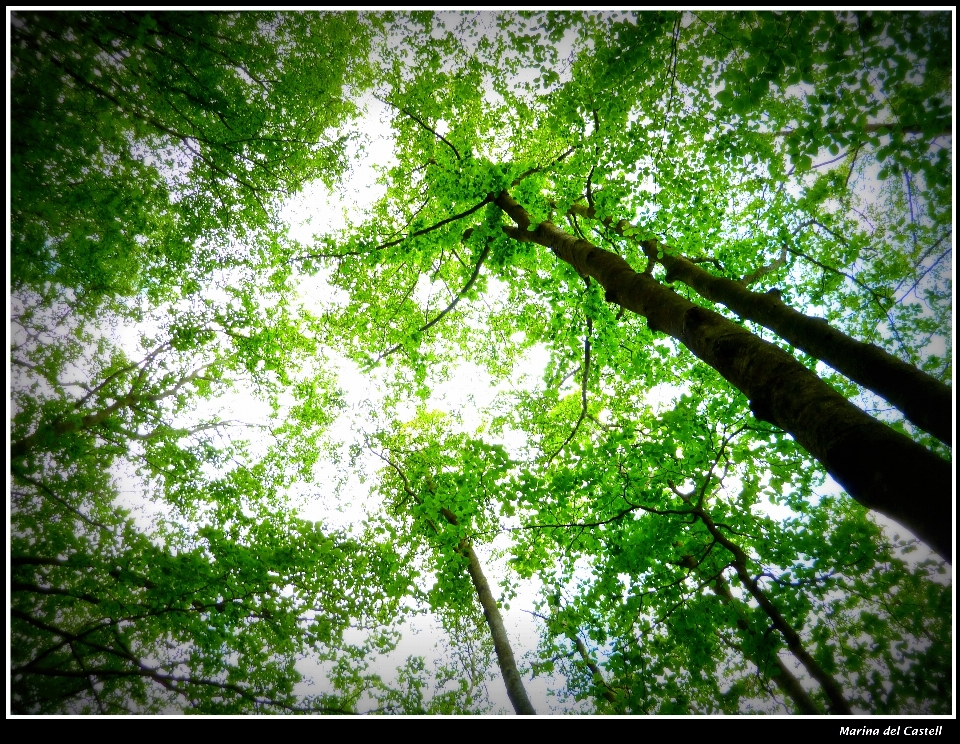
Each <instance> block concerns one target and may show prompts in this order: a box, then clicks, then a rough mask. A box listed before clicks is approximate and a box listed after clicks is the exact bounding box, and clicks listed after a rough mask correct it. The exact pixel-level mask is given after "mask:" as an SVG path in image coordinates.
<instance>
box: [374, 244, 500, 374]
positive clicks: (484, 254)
mask: <svg viewBox="0 0 960 744" xmlns="http://www.w3.org/2000/svg"><path fill="white" fill-rule="evenodd" d="M488 255H490V246H489V245H487V246H486V247H485V248H484V249H483V251H482V252H481V253H480V258H479V259H478V260H477V264H476V266H474V268H473V273H472V274H471V275H470V278H469V279H468V280H467V283H466V284H464V285H463V289H461V290H460V291H459V292H458V293H457V296H456V297H454V298H453V301H452V302H451V303H450V304H449V305H447V306H446V307H445V308H444V309H443V310H442V311H441V312H440V314H439V315H437V316H436V317H435V318H433V320H431V321H429V322H427V323H425V324H424V325H423V326H421V327H420V328H419V329H418V330H417V331H416V333H423V332H424V331H427V330H429V329H430V328H432V327H433V326H434V325H436V324H437V323H439V322H440V321H441V320H443V318H444V316H445V315H447V314H448V313H449V312H450V311H452V310H453V309H454V308H455V307H456V306H457V303H459V302H460V300H461V299H463V297H464V295H466V293H467V292H469V291H470V289H471V288H472V287H473V285H474V284H475V283H476V281H477V277H479V276H480V268H481V267H482V266H483V262H484V261H486V259H487V256H488ZM402 348H403V345H402V344H396V345H394V346H392V347H391V348H389V349H387V350H386V351H385V352H383V353H382V354H381V355H380V356H378V357H377V358H376V360H374V362H373V363H374V364H379V363H380V362H381V361H383V359H385V358H386V357H388V356H390V355H391V354H393V353H395V352H397V351H400V349H402Z"/></svg>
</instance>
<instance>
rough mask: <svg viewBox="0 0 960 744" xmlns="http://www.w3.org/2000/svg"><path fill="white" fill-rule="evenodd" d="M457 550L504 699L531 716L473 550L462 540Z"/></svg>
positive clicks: (452, 519)
mask: <svg viewBox="0 0 960 744" xmlns="http://www.w3.org/2000/svg"><path fill="white" fill-rule="evenodd" d="M440 513H441V514H442V515H443V517H444V519H446V520H447V521H448V522H450V523H451V524H453V525H457V524H459V521H458V520H457V517H456V515H455V514H453V512H451V511H450V510H449V509H441V510H440ZM458 550H459V551H460V554H461V555H462V556H464V557H465V558H466V559H467V570H468V571H469V572H470V579H471V581H472V582H473V588H474V590H475V591H476V592H477V598H478V599H479V600H480V606H481V607H483V616H484V617H485V618H486V619H487V625H488V626H489V628H490V635H491V636H493V648H494V651H496V654H497V663H498V664H499V666H500V674H502V675H503V683H504V684H505V685H506V687H507V697H508V698H510V702H511V703H512V704H513V709H514V710H515V711H516V712H517V714H518V715H521V716H535V715H536V714H537V711H535V710H534V709H533V705H532V704H531V703H530V698H528V697H527V690H526V688H525V687H524V686H523V678H522V677H521V676H520V671H519V670H518V669H517V661H516V659H515V658H514V656H513V648H512V647H511V646H510V638H509V637H508V636H507V629H506V628H504V627H503V617H502V616H501V615H500V607H499V606H498V605H497V600H496V599H495V598H494V596H493V592H491V591H490V584H488V583H487V577H486V576H484V575H483V569H482V568H481V566H480V559H479V558H477V554H476V553H475V552H474V550H473V546H472V545H471V544H470V541H469V540H467V539H466V538H464V539H463V540H461V541H460V545H459V547H458Z"/></svg>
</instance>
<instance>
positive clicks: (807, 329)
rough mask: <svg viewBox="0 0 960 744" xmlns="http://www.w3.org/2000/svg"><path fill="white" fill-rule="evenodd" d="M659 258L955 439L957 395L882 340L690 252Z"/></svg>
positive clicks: (944, 438)
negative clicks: (849, 331)
mask: <svg viewBox="0 0 960 744" xmlns="http://www.w3.org/2000/svg"><path fill="white" fill-rule="evenodd" d="M658 260H659V261H660V263H662V264H663V265H664V267H665V268H666V270H667V281H673V280H675V279H676V280H679V281H681V282H683V283H684V284H686V285H687V286H689V287H691V288H692V289H694V290H696V292H697V293H698V294H699V295H700V296H701V297H705V298H706V299H708V300H712V301H714V302H720V303H722V304H724V305H726V306H727V307H729V308H730V309H731V310H733V312H735V313H736V314H737V315H739V316H740V317H742V318H746V319H747V320H752V321H754V322H755V323H759V324H760V325H762V326H764V327H765V328H769V329H770V330H771V331H773V332H774V333H776V334H777V335H778V336H780V338H782V339H783V340H784V341H787V342H788V343H790V344H793V345H794V346H796V347H797V348H798V349H801V350H802V351H805V352H807V353H808V354H810V355H811V356H815V357H816V358H817V359H820V360H822V361H824V362H826V363H827V364H829V365H830V366H831V367H833V368H834V369H835V370H837V372H839V373H841V374H843V375H846V376H847V377H849V378H850V379H851V380H853V381H854V382H856V383H858V384H860V385H863V386H864V387H865V388H867V389H869V390H872V391H873V392H875V393H876V394H877V395H879V396H880V397H881V398H884V399H885V400H887V401H888V402H889V403H891V404H892V405H894V406H896V407H897V408H898V409H899V410H900V411H901V412H902V413H903V415H904V416H906V417H907V418H908V419H909V420H910V421H912V422H913V423H914V424H916V425H917V426H919V427H920V428H921V429H923V430H924V431H928V432H930V433H931V434H933V435H934V436H935V437H936V438H937V439H939V440H940V441H941V442H944V443H945V444H952V441H953V395H952V393H951V390H950V388H949V387H948V386H947V385H945V384H943V383H942V382H940V381H939V380H938V379H936V378H935V377H931V376H930V375H928V374H926V373H924V372H921V371H920V370H919V369H917V368H916V367H913V366H911V365H909V364H907V363H905V362H902V361H901V360H899V359H897V358H896V357H895V356H893V355H891V354H888V353H887V352H885V351H884V350H883V349H881V348H880V347H879V346H874V345H873V344H865V343H863V342H862V341H857V340H856V339H854V338H851V337H850V336H847V335H846V334H844V333H841V332H840V331H838V330H837V329H835V328H833V327H832V326H830V325H829V324H828V323H827V322H825V321H824V320H822V319H820V318H812V317H810V316H808V315H804V314H803V313H800V312H797V311H796V310H794V309H793V308H791V307H788V306H787V305H784V304H783V302H781V301H780V299H779V298H778V297H777V296H776V295H775V294H761V293H758V292H751V291H750V290H748V289H746V288H745V287H743V286H742V285H740V284H739V283H738V282H735V281H733V280H731V279H724V278H721V277H716V276H713V275H712V274H710V273H709V272H707V271H704V270H703V269H701V268H700V267H699V266H697V265H695V264H693V263H691V262H690V261H688V260H686V259H685V258H680V257H678V256H671V255H669V254H667V253H664V255H663V257H662V258H659V259H658Z"/></svg>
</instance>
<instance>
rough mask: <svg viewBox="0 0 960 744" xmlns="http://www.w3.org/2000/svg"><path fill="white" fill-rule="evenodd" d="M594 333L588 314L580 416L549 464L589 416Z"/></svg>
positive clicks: (551, 457)
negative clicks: (591, 340) (588, 399)
mask: <svg viewBox="0 0 960 744" xmlns="http://www.w3.org/2000/svg"><path fill="white" fill-rule="evenodd" d="M592 334H593V321H592V320H591V319H590V317H589V316H587V334H586V336H585V337H584V339H583V366H582V368H581V369H582V370H583V375H582V376H581V378H580V416H579V418H577V423H575V424H574V425H573V430H572V431H571V432H570V435H569V436H568V437H567V438H566V439H564V440H563V444H561V445H560V447H559V448H558V449H557V451H556V452H554V453H553V454H552V455H550V457H549V458H547V466H549V465H550V463H552V462H553V460H554V458H555V457H556V456H557V455H559V454H560V453H561V452H563V448H564V447H566V446H567V445H568V444H570V441H571V440H572V439H573V437H574V436H575V435H576V433H577V431H578V430H579V429H580V425H581V424H582V423H583V420H584V419H585V418H586V417H587V386H588V384H589V382H590V336H591V335H592Z"/></svg>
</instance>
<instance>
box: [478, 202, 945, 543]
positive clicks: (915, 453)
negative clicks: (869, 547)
mask: <svg viewBox="0 0 960 744" xmlns="http://www.w3.org/2000/svg"><path fill="white" fill-rule="evenodd" d="M495 203H496V204H497V206H499V207H500V208H501V209H503V210H504V211H505V212H506V213H507V214H508V215H509V216H510V217H511V218H512V219H513V220H514V221H515V222H516V223H517V227H510V226H504V228H503V229H504V232H505V233H506V234H507V235H509V236H510V237H512V238H514V239H516V240H521V241H532V242H536V243H538V244H540V245H543V246H545V247H547V248H549V249H550V250H552V251H553V252H554V253H555V254H556V255H557V257H558V258H560V259H561V260H563V261H566V262H567V263H569V264H570V265H571V266H573V267H574V268H575V269H576V270H577V271H578V272H579V273H580V274H582V275H584V276H590V277H592V278H594V279H595V280H596V281H598V282H599V283H600V285H601V286H602V287H603V288H604V289H605V290H606V299H607V301H608V302H613V303H616V304H618V305H620V306H621V307H623V308H625V309H627V310H630V311H632V312H635V313H637V314H638V315H641V316H643V317H645V318H646V319H647V324H648V326H649V328H650V329H651V330H653V331H659V332H662V333H666V334H668V335H670V336H672V337H673V338H675V339H677V340H678V341H680V342H681V343H683V344H684V345H685V346H686V347H687V348H688V349H689V350H690V351H691V352H692V353H693V354H695V355H696V356H697V357H699V358H700V359H702V360H703V361H704V362H706V363H707V364H709V365H710V366H711V367H713V368H714V369H715V370H717V372H719V373H720V374H721V375H722V376H723V377H724V378H725V379H726V380H727V381H728V382H730V383H731V384H732V385H733V386H734V387H736V388H737V389H738V390H740V391H741V392H742V393H743V394H744V395H746V396H747V399H748V400H749V401H750V408H751V410H752V411H753V413H754V415H755V416H756V417H757V418H758V419H761V420H763V421H768V422H770V423H771V424H774V425H775V426H778V427H780V428H782V429H784V430H785V431H787V432H788V433H790V434H791V435H793V437H794V438H795V439H796V440H797V442H799V443H800V445H801V446H803V447H804V448H805V449H806V450H807V452H809V453H810V454H811V455H812V456H813V457H814V458H816V459H817V460H819V461H820V462H821V463H822V464H823V466H824V467H825V468H826V470H827V472H828V473H830V475H831V476H833V478H834V479H836V481H837V482H838V483H839V484H840V485H841V486H842V487H843V488H844V489H846V491H847V493H849V494H850V496H851V497H852V498H853V499H854V500H856V501H857V502H858V503H860V504H862V505H863V506H865V507H867V508H868V509H872V510H874V511H877V512H879V513H881V514H885V515H886V516H889V517H890V518H891V519H893V520H895V521H896V522H898V523H900V524H902V525H903V526H905V527H907V528H908V529H910V530H912V531H913V532H914V533H916V534H917V536H918V537H920V539H922V540H923V541H925V542H926V543H927V544H928V545H930V547H931V548H933V550H935V551H936V552H937V553H939V554H940V555H941V556H943V557H944V558H945V559H946V560H947V561H950V560H951V559H952V546H953V519H952V513H953V498H952V481H953V473H952V468H951V467H950V463H949V462H947V461H946V460H944V459H942V458H941V457H938V456H937V455H935V454H933V453H932V452H930V451H928V450H927V449H925V448H924V447H922V446H921V445H919V444H917V443H916V442H914V441H912V440H911V439H909V438H908V437H906V436H904V435H903V434H899V433H897V432H895V431H894V430H893V429H891V428H890V427H888V426H886V425H884V424H882V423H880V422H879V421H876V420H875V419H873V418H871V417H870V416H869V415H867V414H866V413H865V412H864V411H862V410H860V409H859V408H857V407H856V406H855V405H853V404H852V403H850V402H849V401H848V400H847V399H846V398H844V397H843V396H842V395H840V394H839V393H838V392H836V391H835V390H834V389H833V388H831V387H830V386H829V385H827V384H826V383H825V382H823V381H822V380H821V379H820V378H819V377H817V376H816V375H815V374H814V373H813V372H811V371H810V370H808V369H807V368H806V367H804V366H803V365H802V364H800V362H798V361H797V360H796V359H794V358H793V357H792V356H790V355H789V354H787V353H786V352H785V351H783V350H782V349H780V348H778V347H777V346H775V345H773V344H770V343H767V342H766V341H763V340H762V339H760V338H758V337H757V336H755V335H754V334H752V333H750V332H749V331H747V330H745V329H744V328H741V327H740V326H738V325H737V324H736V323H733V322H732V321H729V320H727V319H726V318H724V317H723V316H721V315H719V314H718V313H715V312H713V311H711V310H707V309H706V308H702V307H700V306H699V305H695V304H693V303H692V302H690V301H689V300H686V299H684V298H683V297H680V296H679V295H678V294H677V293H676V292H674V291H673V290H671V289H669V288H667V287H664V286H663V285H662V284H660V283H659V282H658V281H656V280H655V279H654V278H653V277H652V276H650V275H647V274H638V273H637V272H636V271H634V270H633V269H632V268H631V267H630V265H629V264H628V263H627V262H626V261H624V260H623V259H622V258H620V257H619V256H618V255H616V254H615V253H611V252H609V251H605V250H603V249H601V248H598V247H597V246H595V245H593V244H592V243H590V242H589V241H586V240H581V239H577V238H575V237H574V236H572V235H569V234H568V233H566V232H564V231H562V230H560V229H559V228H557V227H556V225H554V224H552V223H551V222H548V221H544V222H541V223H540V224H539V225H537V226H536V227H535V228H534V229H531V227H532V225H531V221H530V216H529V214H528V213H527V211H526V210H525V209H524V208H523V207H522V206H520V205H519V204H518V203H517V202H516V200H514V199H513V197H511V196H510V194H509V193H507V192H506V191H503V192H502V193H501V194H500V195H499V196H498V197H497V198H496V201H495Z"/></svg>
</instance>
